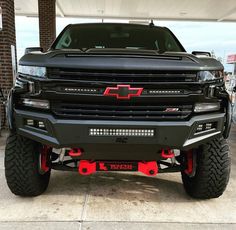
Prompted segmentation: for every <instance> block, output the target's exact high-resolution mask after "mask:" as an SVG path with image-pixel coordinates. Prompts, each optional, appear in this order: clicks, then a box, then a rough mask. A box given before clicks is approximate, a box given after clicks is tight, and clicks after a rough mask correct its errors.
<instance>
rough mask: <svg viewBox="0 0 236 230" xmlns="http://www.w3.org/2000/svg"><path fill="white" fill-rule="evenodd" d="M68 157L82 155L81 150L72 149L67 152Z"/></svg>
mask: <svg viewBox="0 0 236 230" xmlns="http://www.w3.org/2000/svg"><path fill="white" fill-rule="evenodd" d="M68 154H69V156H71V157H79V156H81V155H82V150H81V149H79V148H73V149H71V150H70V151H69V153H68Z"/></svg>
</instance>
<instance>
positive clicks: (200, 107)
mask: <svg viewBox="0 0 236 230" xmlns="http://www.w3.org/2000/svg"><path fill="white" fill-rule="evenodd" d="M217 110H220V103H218V102H216V103H196V104H195V106H194V112H195V113H202V112H212V111H217Z"/></svg>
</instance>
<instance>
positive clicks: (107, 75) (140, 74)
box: [48, 68, 197, 83]
mask: <svg viewBox="0 0 236 230" xmlns="http://www.w3.org/2000/svg"><path fill="white" fill-rule="evenodd" d="M48 77H49V78H53V79H73V80H80V81H85V82H91V81H95V82H112V83H135V82H137V83H138V82H151V83H155V82H196V81H197V74H196V73H194V72H185V73H182V72H181V73H180V72H166V71H165V72H159V71H143V70H142V71H140V70H136V71H129V70H125V71H124V70H123V71H121V70H119V71H114V70H109V71H104V70H103V71H99V70H96V71H89V70H78V69H65V68H48Z"/></svg>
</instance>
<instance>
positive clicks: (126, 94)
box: [103, 85, 143, 99]
mask: <svg viewBox="0 0 236 230" xmlns="http://www.w3.org/2000/svg"><path fill="white" fill-rule="evenodd" d="M142 91H143V88H132V87H130V85H117V87H107V88H106V90H105V92H104V94H103V95H104V96H112V97H116V98H117V99H130V97H138V96H140V95H141V93H142Z"/></svg>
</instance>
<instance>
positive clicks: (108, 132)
mask: <svg viewBox="0 0 236 230" xmlns="http://www.w3.org/2000/svg"><path fill="white" fill-rule="evenodd" d="M89 136H115V137H154V136H155V131H154V129H103V128H102V129H99V128H91V129H89Z"/></svg>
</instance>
